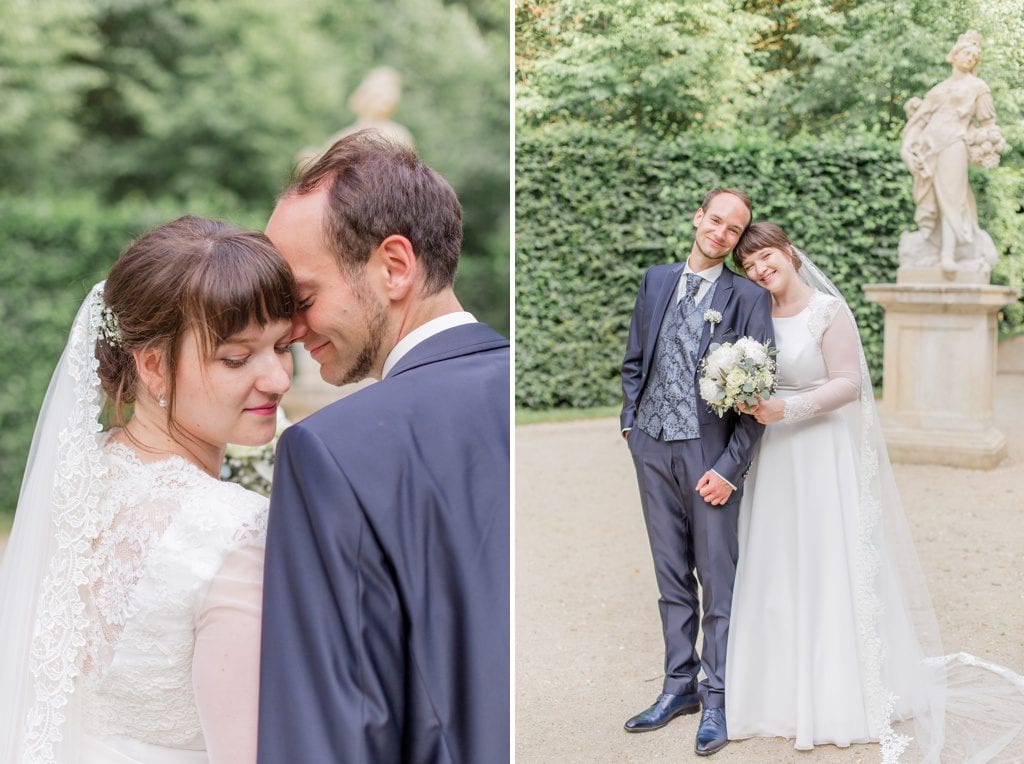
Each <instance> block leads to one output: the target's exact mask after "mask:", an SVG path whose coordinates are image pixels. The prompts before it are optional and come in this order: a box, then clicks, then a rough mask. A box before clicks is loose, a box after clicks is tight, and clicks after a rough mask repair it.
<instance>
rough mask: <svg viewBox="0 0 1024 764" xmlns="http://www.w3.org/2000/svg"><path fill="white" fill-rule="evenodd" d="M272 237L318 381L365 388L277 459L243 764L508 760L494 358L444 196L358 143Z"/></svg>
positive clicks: (448, 196)
mask: <svg viewBox="0 0 1024 764" xmlns="http://www.w3.org/2000/svg"><path fill="white" fill-rule="evenodd" d="M267 235H268V236H269V237H270V239H271V241H273V243H274V244H275V246H277V248H278V249H279V250H280V251H281V252H282V254H283V255H284V256H285V258H286V259H287V261H288V263H289V265H290V266H291V268H292V271H293V272H294V274H295V279H296V282H297V285H298V299H299V305H298V314H297V315H296V318H295V329H294V341H302V342H303V344H304V345H305V347H306V349H307V350H309V352H310V353H311V354H312V356H313V358H314V359H315V360H316V361H317V362H318V363H319V364H320V374H321V376H322V377H323V378H324V379H325V380H327V381H328V382H331V383H333V384H338V385H340V384H343V383H346V382H351V381H355V380H359V379H363V378H365V377H367V376H372V377H376V378H377V379H379V380H380V381H379V382H377V383H376V384H373V385H370V386H369V387H366V388H363V389H361V390H359V391H358V392H356V393H354V394H352V395H350V396H348V397H346V398H343V399H342V400H340V401H338V402H336V403H334V404H332V405H330V406H328V407H327V408H325V409H323V410H322V411H320V412H318V413H316V414H314V415H312V416H311V417H309V418H308V419H305V420H303V421H302V422H301V423H299V424H296V425H294V426H292V427H290V428H289V429H288V430H287V431H286V432H285V433H284V435H283V436H282V437H281V441H280V444H279V446H278V452H277V466H276V471H275V475H274V488H273V495H272V498H271V504H270V527H269V530H268V536H267V554H266V572H265V594H264V608H263V642H262V669H261V676H260V721H259V761H260V762H261V764H292V762H464V763H467V764H468V763H470V762H496V761H508V759H509V754H510V751H509V434H510V433H509V380H510V376H509V344H508V341H507V340H506V339H504V338H503V337H501V336H500V335H498V334H497V333H496V332H495V331H494V330H492V329H491V328H490V327H488V326H486V325H484V324H481V323H477V322H476V320H475V319H474V318H473V316H471V315H470V314H468V313H466V312H464V311H463V310H462V307H461V306H460V305H459V302H458V300H457V299H456V297H455V293H454V292H453V291H452V283H453V280H454V277H455V268H456V265H457V264H458V258H459V249H460V246H461V241H462V222H461V211H460V207H459V202H458V200H457V199H456V197H455V192H454V191H453V190H452V188H451V187H450V186H449V185H448V183H447V182H446V181H445V180H444V179H443V178H442V177H441V176H440V175H438V174H437V173H436V172H434V171H433V170H431V169H430V168H429V167H427V166H426V165H424V164H423V163H422V162H421V161H420V160H419V159H418V158H417V157H416V155H415V154H414V153H413V152H412V151H410V150H408V149H406V148H404V147H400V146H397V145H394V144H391V143H388V142H387V141H385V140H384V139H383V138H381V137H380V136H379V135H378V134H376V133H374V132H373V131H363V132H361V133H356V134H354V135H351V136H348V137H346V138H343V139H341V140H340V141H338V142H337V143H335V144H334V145H333V146H331V148H330V149H328V150H327V152H326V153H325V154H324V155H323V156H322V157H321V158H320V159H319V160H317V161H316V163H315V164H314V165H313V166H311V167H310V168H309V169H307V170H305V171H304V172H303V173H302V175H301V177H299V179H298V180H296V181H295V182H294V183H293V184H292V185H291V186H289V187H288V188H287V189H286V190H285V191H284V193H283V194H282V196H281V198H280V201H279V202H278V205H277V207H276V209H275V210H274V213H273V215H272V216H271V218H270V222H269V223H268V225H267Z"/></svg>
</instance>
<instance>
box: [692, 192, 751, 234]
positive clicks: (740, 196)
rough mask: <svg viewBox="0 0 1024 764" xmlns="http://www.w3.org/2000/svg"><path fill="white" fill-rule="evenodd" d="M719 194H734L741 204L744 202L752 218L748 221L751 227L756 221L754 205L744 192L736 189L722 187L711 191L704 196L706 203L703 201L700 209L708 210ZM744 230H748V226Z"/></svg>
mask: <svg viewBox="0 0 1024 764" xmlns="http://www.w3.org/2000/svg"><path fill="white" fill-rule="evenodd" d="M719 194H732V195H733V196H735V197H736V198H737V199H739V200H740V201H741V202H743V203H744V204H745V205H746V206H747V212H749V213H750V217H749V218H748V219H747V225H748V226H749V225H750V224H751V222H753V220H754V205H753V204H752V203H751V201H750V197H749V196H747V195H746V194H745V193H743V192H742V191H739V190H737V189H735V188H724V187H722V188H713V189H711V190H710V191H708V192H707V193H706V194H705V195H704V201H702V202H701V203H700V208H701V209H702V210H705V211H706V210H707V208H708V205H709V204H711V200H712V199H714V198H715V197H716V196H718V195H719ZM744 230H746V226H744Z"/></svg>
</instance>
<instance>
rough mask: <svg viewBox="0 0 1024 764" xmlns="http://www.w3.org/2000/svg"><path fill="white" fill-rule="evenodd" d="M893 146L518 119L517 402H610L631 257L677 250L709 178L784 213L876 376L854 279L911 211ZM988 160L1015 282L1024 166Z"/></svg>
mask: <svg viewBox="0 0 1024 764" xmlns="http://www.w3.org/2000/svg"><path fill="white" fill-rule="evenodd" d="M898 155H899V151H898V146H897V145H896V144H895V143H894V142H893V141H891V140H888V139H885V138H882V137H879V136H872V135H869V134H861V135H857V136H854V137H850V138H845V139H837V138H834V137H822V138H812V137H804V138H799V139H794V140H791V141H788V142H785V143H769V142H765V141H760V140H743V139H738V138H736V139H734V138H730V137H727V136H726V137H718V136H694V135H689V136H678V137H675V138H668V139H659V138H656V137H653V136H650V135H647V134H638V133H636V132H633V131H629V130H626V129H620V130H608V129H601V130H596V129H593V128H589V127H586V126H579V125H576V126H552V127H548V128H546V129H543V130H528V131H527V130H520V131H518V135H517V139H516V164H517V183H516V400H517V405H519V406H521V407H524V408H552V407H559V406H571V407H591V406H606V405H609V404H611V403H613V402H614V401H615V400H617V399H618V398H619V396H620V387H619V368H620V365H621V362H622V354H623V351H624V348H625V343H626V335H627V333H628V328H629V319H630V315H631V314H632V310H633V303H634V300H635V298H636V293H637V289H638V287H639V284H640V279H641V277H642V275H643V272H644V270H645V269H646V268H648V267H650V266H652V265H655V264H657V263H665V262H673V261H680V260H684V259H685V258H686V257H687V256H688V255H689V252H690V247H691V245H692V241H693V238H692V233H693V226H692V217H693V214H694V212H695V211H696V210H697V208H698V207H699V205H700V203H701V200H702V198H703V196H704V194H705V192H706V191H707V190H709V189H710V188H712V187H715V186H732V187H736V188H740V189H743V190H744V191H746V192H747V193H749V194H750V195H751V197H752V198H753V200H754V219H755V220H771V221H773V222H776V223H778V224H779V225H781V226H782V227H783V228H784V229H785V230H786V232H787V233H788V234H789V235H790V237H791V238H792V240H793V242H794V243H796V245H797V246H799V247H800V248H801V249H803V250H805V251H806V252H807V254H808V256H809V257H810V258H811V259H812V260H813V261H814V262H815V263H816V264H817V265H818V266H819V267H821V268H822V270H823V271H825V273H826V274H828V276H829V277H830V278H831V279H832V280H833V281H834V282H835V283H836V285H837V286H838V287H839V288H840V290H841V291H842V292H843V295H844V296H845V297H846V299H847V301H848V302H849V303H850V306H851V308H852V309H853V311H854V313H855V314H856V316H857V321H858V324H859V327H860V331H861V337H862V339H863V342H864V350H865V353H866V355H867V358H868V363H869V366H870V368H871V373H872V377H873V379H874V380H876V381H877V380H879V379H880V378H881V361H882V334H883V313H882V310H881V308H880V307H879V306H878V305H876V304H874V303H868V302H866V301H865V300H864V298H863V294H862V292H861V286H862V285H863V284H871V283H882V282H891V281H892V280H893V279H894V276H895V271H896V267H897V255H896V247H897V243H898V241H899V236H900V233H901V232H902V231H903V230H905V229H906V228H907V227H908V221H911V220H913V211H914V208H913V201H912V199H911V195H910V188H911V182H910V176H909V174H908V173H907V171H906V169H905V168H904V167H903V165H902V163H901V162H900V160H899V157H898ZM985 175H986V177H987V181H986V182H985V183H981V184H978V186H977V187H976V188H977V195H978V199H979V207H980V209H981V210H982V211H983V214H984V213H986V212H987V213H990V215H991V218H986V219H994V220H998V221H1001V222H1000V223H999V225H998V226H993V227H992V228H991V233H992V235H993V238H994V240H995V242H996V246H997V248H999V249H1000V250H1001V251H1002V253H1003V256H1004V260H1003V264H1002V266H1001V270H1000V273H1001V274H1002V278H1003V279H1005V280H1006V281H1007V282H1008V283H1011V284H1013V285H1014V286H1018V287H1019V286H1021V285H1022V284H1024V273H1022V271H1024V269H1022V264H1024V256H1022V253H1021V252H1020V244H1019V242H1020V240H1021V228H1022V215H1021V214H1020V211H1019V209H1018V208H1017V206H1016V204H1017V202H1016V199H1019V198H1021V197H1020V196H1017V197H1011V198H1012V199H1014V201H1007V199H1008V197H1007V196H1006V194H1007V193H1011V192H1013V191H1014V190H1019V189H1020V188H1021V185H1020V184H1021V182H1022V178H1021V173H1020V171H1019V168H1015V167H1006V168H999V169H998V170H995V171H991V172H988V173H985ZM1007 316H1008V318H1010V319H1012V320H1019V317H1017V314H1013V315H1012V316H1011V315H1010V313H1009V312H1008V314H1007Z"/></svg>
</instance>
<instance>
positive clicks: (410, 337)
mask: <svg viewBox="0 0 1024 764" xmlns="http://www.w3.org/2000/svg"><path fill="white" fill-rule="evenodd" d="M475 323H476V319H475V318H474V317H473V314H472V313H467V312H466V311H464V310H463V311H457V312H455V313H445V314H444V315H443V316H438V317H437V318H433V319H431V320H430V321H427V322H426V323H425V324H421V325H420V326H417V327H416V328H415V329H413V330H412V331H411V332H409V333H408V334H407V335H405V336H404V337H402V339H401V340H399V342H398V344H397V345H395V347H394V348H392V350H391V352H390V353H388V357H387V358H385V359H384V368H383V370H382V371H381V375H380V376H381V379H384V378H385V377H386V376H387V375H388V372H390V371H391V370H392V369H393V368H395V364H397V363H398V362H399V361H400V360H401V359H402V356H404V355H405V354H406V353H408V352H409V351H410V350H412V349H413V348H414V347H416V346H417V345H419V344H420V343H421V342H423V341H424V340H426V339H428V338H430V337H433V336H434V335H435V334H440V333H441V332H443V331H445V330H447V329H452V328H454V327H456V326H462V325H463V324H475Z"/></svg>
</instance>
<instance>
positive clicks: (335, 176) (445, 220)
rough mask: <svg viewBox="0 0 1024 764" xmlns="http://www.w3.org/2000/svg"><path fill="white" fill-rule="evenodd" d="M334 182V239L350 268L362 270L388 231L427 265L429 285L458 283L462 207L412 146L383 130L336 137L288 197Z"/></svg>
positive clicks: (429, 288)
mask: <svg viewBox="0 0 1024 764" xmlns="http://www.w3.org/2000/svg"><path fill="white" fill-rule="evenodd" d="M323 186H326V188H327V198H328V212H327V215H326V216H325V220H324V235H325V236H326V238H327V244H328V246H330V247H331V249H332V251H333V252H334V254H335V257H336V258H337V261H338V265H339V266H340V267H341V269H342V270H343V271H345V272H347V273H359V272H360V271H361V270H362V268H363V266H365V265H366V263H367V261H368V260H369V258H370V253H371V252H372V251H373V250H374V249H375V248H376V247H377V246H379V245H380V243H381V242H382V241H383V240H384V239H386V238H387V237H388V236H393V235H396V234H397V235H399V236H404V237H405V238H407V239H408V240H409V242H410V243H411V244H412V248H413V251H414V252H415V253H416V257H417V258H418V259H419V261H420V263H421V264H422V265H423V268H424V271H425V274H426V279H425V285H424V288H425V291H426V293H427V294H435V293H437V292H439V291H441V290H442V289H444V288H446V287H450V286H451V285H452V284H453V283H454V281H455V269H456V267H457V266H458V264H459V250H460V249H461V247H462V208H461V206H460V205H459V200H458V198H457V197H456V195H455V191H454V190H453V189H452V187H451V186H450V185H449V184H448V181H446V180H445V179H444V178H442V177H441V176H440V175H439V174H438V173H436V172H434V171H433V170H432V169H430V168H429V167H427V165H425V164H424V163H423V162H422V161H421V160H420V158H419V157H418V156H416V152H414V151H413V150H412V149H410V148H408V147H406V146H404V145H401V144H399V143H395V142H394V141H391V140H388V139H387V138H385V137H384V136H383V135H382V134H381V133H379V132H378V131H376V130H372V129H369V130H360V131H359V132H356V133H352V134H351V135H347V136H345V137H344V138H341V139H340V140H338V141H336V142H335V143H334V144H333V145H332V146H331V147H330V148H329V149H327V151H325V152H324V153H323V154H322V155H321V156H320V157H318V158H317V159H316V161H315V162H313V164H312V165H310V166H309V167H307V168H306V169H304V170H302V171H301V172H300V173H299V175H298V176H297V177H296V178H295V179H294V180H293V181H292V183H291V184H290V185H289V186H288V187H287V188H286V189H285V190H284V192H283V193H282V194H281V197H282V198H285V197H289V196H294V195H302V194H308V193H310V192H312V191H315V190H317V189H319V188H321V187H323Z"/></svg>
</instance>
